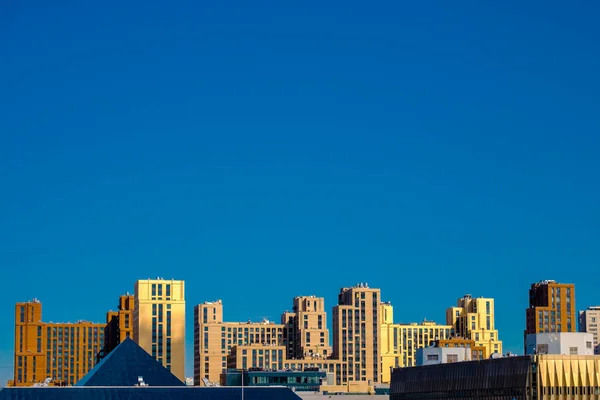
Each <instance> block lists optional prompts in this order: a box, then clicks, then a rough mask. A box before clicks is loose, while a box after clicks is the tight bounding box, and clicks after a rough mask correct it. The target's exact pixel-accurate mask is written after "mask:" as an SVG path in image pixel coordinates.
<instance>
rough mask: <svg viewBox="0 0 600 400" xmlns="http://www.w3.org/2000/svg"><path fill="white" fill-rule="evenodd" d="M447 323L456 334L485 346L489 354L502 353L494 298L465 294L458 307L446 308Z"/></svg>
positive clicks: (458, 302)
mask: <svg viewBox="0 0 600 400" xmlns="http://www.w3.org/2000/svg"><path fill="white" fill-rule="evenodd" d="M446 324H447V325H451V326H452V327H453V335H454V336H456V337H461V338H464V339H469V340H473V341H474V342H475V345H476V346H478V347H485V349H486V353H487V354H489V355H491V354H494V353H499V354H502V341H501V340H500V338H499V337H498V330H496V327H495V317H494V299H492V298H485V297H479V298H473V297H472V296H471V295H470V294H467V295H464V296H463V297H462V298H460V299H458V301H457V305H456V307H450V308H448V309H447V310H446Z"/></svg>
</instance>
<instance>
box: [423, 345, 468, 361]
mask: <svg viewBox="0 0 600 400" xmlns="http://www.w3.org/2000/svg"><path fill="white" fill-rule="evenodd" d="M461 361H471V348H470V347H425V348H422V349H417V366H421V365H434V364H446V363H453V362H461Z"/></svg>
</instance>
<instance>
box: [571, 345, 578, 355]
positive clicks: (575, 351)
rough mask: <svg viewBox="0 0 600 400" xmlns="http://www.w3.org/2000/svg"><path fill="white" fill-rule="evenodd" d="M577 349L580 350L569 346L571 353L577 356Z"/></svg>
mask: <svg viewBox="0 0 600 400" xmlns="http://www.w3.org/2000/svg"><path fill="white" fill-rule="evenodd" d="M577 350H579V349H578V348H577V347H569V354H570V355H572V356H576V355H577Z"/></svg>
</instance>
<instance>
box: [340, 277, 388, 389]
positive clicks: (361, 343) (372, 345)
mask: <svg viewBox="0 0 600 400" xmlns="http://www.w3.org/2000/svg"><path fill="white" fill-rule="evenodd" d="M380 302H381V291H380V290H379V289H374V288H369V286H368V285H367V284H364V283H360V284H358V285H356V286H353V287H349V288H342V289H341V291H340V294H339V295H338V305H336V306H335V307H333V358H335V359H337V360H339V361H341V371H336V381H337V382H339V383H341V384H346V383H348V382H351V381H355V382H358V381H371V382H373V383H378V382H379V380H380V375H379V374H380V367H381V365H380V359H379V357H380V356H379V337H380V329H381V317H380V308H379V303H380Z"/></svg>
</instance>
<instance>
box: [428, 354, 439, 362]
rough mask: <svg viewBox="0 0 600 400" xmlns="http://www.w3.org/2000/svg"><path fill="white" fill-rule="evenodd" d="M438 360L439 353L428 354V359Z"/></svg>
mask: <svg viewBox="0 0 600 400" xmlns="http://www.w3.org/2000/svg"><path fill="white" fill-rule="evenodd" d="M437 360H438V355H437V354H427V361H437Z"/></svg>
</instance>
